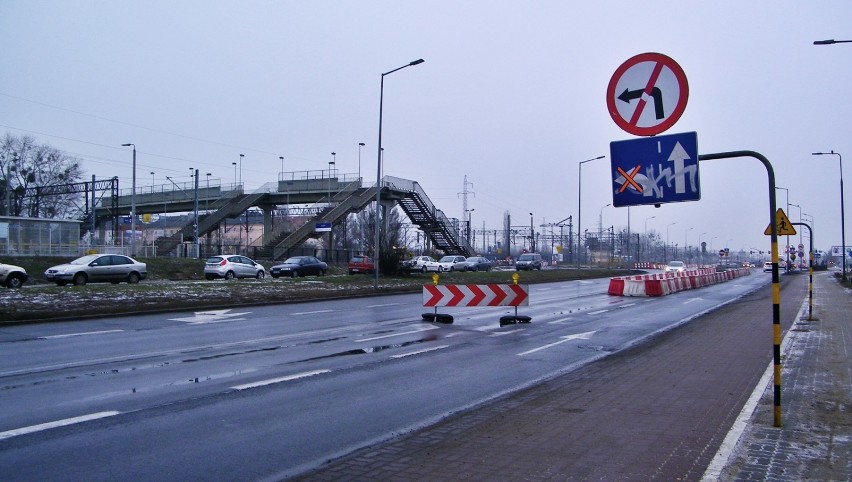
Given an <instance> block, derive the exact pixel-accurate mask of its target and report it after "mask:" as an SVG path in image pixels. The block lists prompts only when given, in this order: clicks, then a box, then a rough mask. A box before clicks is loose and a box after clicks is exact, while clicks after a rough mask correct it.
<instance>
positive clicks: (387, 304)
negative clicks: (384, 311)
mask: <svg viewBox="0 0 852 482" xmlns="http://www.w3.org/2000/svg"><path fill="white" fill-rule="evenodd" d="M401 304H402V303H385V304H383V305H367V308H384V307H386V306H399V305H401Z"/></svg>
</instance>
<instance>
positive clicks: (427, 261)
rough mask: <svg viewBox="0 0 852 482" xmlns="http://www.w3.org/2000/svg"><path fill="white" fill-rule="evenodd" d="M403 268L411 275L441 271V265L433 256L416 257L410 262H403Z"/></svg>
mask: <svg viewBox="0 0 852 482" xmlns="http://www.w3.org/2000/svg"><path fill="white" fill-rule="evenodd" d="M402 267H403V269H404V270H405V271H407V272H409V273H413V272H417V271H419V272H421V273H426V272H427V271H440V269H441V265H439V264H438V262H437V261H435V259H434V258H432V257H431V256H415V257H413V258H411V259H409V260H406V261H403V263H402Z"/></svg>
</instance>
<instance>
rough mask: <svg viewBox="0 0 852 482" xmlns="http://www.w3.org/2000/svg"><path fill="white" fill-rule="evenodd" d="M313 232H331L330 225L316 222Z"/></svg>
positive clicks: (324, 222)
mask: <svg viewBox="0 0 852 482" xmlns="http://www.w3.org/2000/svg"><path fill="white" fill-rule="evenodd" d="M314 232H317V233H329V232H331V223H330V222H326V221H320V222H317V223H316V224H315V225H314Z"/></svg>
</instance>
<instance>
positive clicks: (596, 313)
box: [586, 310, 609, 315]
mask: <svg viewBox="0 0 852 482" xmlns="http://www.w3.org/2000/svg"><path fill="white" fill-rule="evenodd" d="M607 311H609V310H598V311H590V312H588V313H586V314H587V315H599V314H601V313H606V312H607Z"/></svg>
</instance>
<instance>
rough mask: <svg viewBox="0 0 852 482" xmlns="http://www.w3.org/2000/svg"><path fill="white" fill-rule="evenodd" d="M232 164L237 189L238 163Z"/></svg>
mask: <svg viewBox="0 0 852 482" xmlns="http://www.w3.org/2000/svg"><path fill="white" fill-rule="evenodd" d="M231 165H232V166H234V190H236V189H237V163H236V162H232V163H231Z"/></svg>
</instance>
